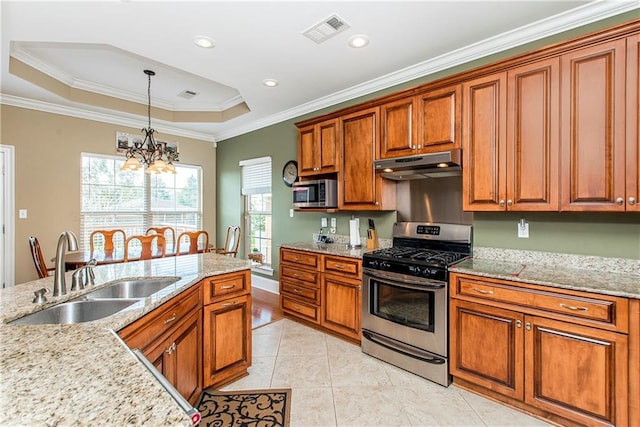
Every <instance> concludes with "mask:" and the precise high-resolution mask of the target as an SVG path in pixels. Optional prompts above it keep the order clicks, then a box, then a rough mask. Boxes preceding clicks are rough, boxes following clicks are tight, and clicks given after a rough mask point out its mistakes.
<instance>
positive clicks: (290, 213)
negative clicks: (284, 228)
mask: <svg viewBox="0 0 640 427" xmlns="http://www.w3.org/2000/svg"><path fill="white" fill-rule="evenodd" d="M289 218H293V209H289Z"/></svg>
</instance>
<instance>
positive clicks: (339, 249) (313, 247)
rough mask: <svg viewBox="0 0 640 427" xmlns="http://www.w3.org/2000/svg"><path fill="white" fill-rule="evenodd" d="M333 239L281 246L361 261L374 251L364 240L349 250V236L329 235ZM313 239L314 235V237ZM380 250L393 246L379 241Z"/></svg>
mask: <svg viewBox="0 0 640 427" xmlns="http://www.w3.org/2000/svg"><path fill="white" fill-rule="evenodd" d="M330 237H331V238H332V239H334V243H313V242H293V243H284V244H282V245H281V247H283V248H289V249H298V250H301V251H308V252H317V253H321V254H324V255H336V256H344V257H349V258H358V259H362V254H364V253H365V252H370V251H373V250H375V249H367V241H366V239H363V240H362V247H361V248H355V249H350V248H349V247H348V246H347V244H348V243H349V236H340V235H330ZM314 238H315V235H314ZM378 243H379V247H380V248H388V247H391V245H392V244H393V242H392V240H391V239H379V240H378Z"/></svg>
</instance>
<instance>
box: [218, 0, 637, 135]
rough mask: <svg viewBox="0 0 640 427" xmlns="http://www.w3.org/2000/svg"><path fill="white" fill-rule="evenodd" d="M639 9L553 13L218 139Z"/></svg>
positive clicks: (603, 2)
mask: <svg viewBox="0 0 640 427" xmlns="http://www.w3.org/2000/svg"><path fill="white" fill-rule="evenodd" d="M637 9H640V7H639V6H638V2H637V0H618V1H611V0H600V1H596V2H593V3H589V4H586V5H584V6H582V7H579V8H576V9H573V10H570V11H567V12H564V13H560V14H558V15H554V16H552V17H549V18H546V19H543V20H540V21H537V22H534V23H532V24H529V25H525V26H523V27H520V28H517V29H515V30H511V31H507V32H505V33H502V34H499V35H496V36H493V37H490V38H488V39H485V40H482V41H479V42H477V43H474V44H472V45H469V46H465V47H463V48H461V49H457V50H454V51H451V52H448V53H446V54H444V55H440V56H438V57H436V58H433V59H430V60H428V61H423V62H420V63H418V64H415V65H412V66H409V67H406V68H404V69H402V70H398V71H395V72H393V73H389V74H386V75H384V76H381V77H379V78H376V79H373V80H369V81H367V82H364V83H361V84H358V85H355V86H352V87H350V88H348V89H345V90H342V91H339V92H335V93H333V94H331V95H327V96H324V97H321V98H318V99H315V100H313V101H311V102H307V103H305V104H301V105H298V106H296V107H294V108H290V109H288V110H285V111H282V112H280V113H277V114H273V115H271V116H268V117H265V118H262V119H260V120H256V121H254V122H252V123H250V124H247V125H244V126H237V127H233V128H230V129H226V130H223V131H222V132H218V133H216V140H217V141H223V140H225V139H229V138H233V137H235V136H239V135H243V134H245V133H248V132H251V131H254V130H257V129H261V128H263V127H267V126H271V125H273V124H276V123H280V122H282V121H285V120H289V119H293V118H296V117H300V116H303V115H305V114H309V113H312V112H314V111H318V110H321V109H323V108H327V107H330V106H332V105H336V104H339V103H341V102H345V101H349V100H352V99H355V98H358V97H360V96H365V95H369V94H371V93H374V92H377V91H379V90H383V89H387V88H389V87H392V86H396V85H399V84H402V83H406V82H408V81H411V80H414V79H417V78H420V77H425V76H428V75H430V74H434V73H436V72H439V71H443V70H447V69H449V68H452V67H455V66H458V65H462V64H465V63H467V62H471V61H474V60H476V59H480V58H483V57H486V56H489V55H492V54H494V53H498V52H502V51H505V50H508V49H511V48H514V47H518V46H521V45H524V44H527V43H530V42H534V41H537V40H540V39H543V38H545V37H549V36H553V35H555V34H559V33H562V32H564V31H568V30H572V29H574V28H578V27H581V26H583V25H587V24H591V23H593V22H597V21H600V20H603V19H606V18H610V17H612V16H615V15H620V14H622V13H625V12H630V11H632V10H637Z"/></svg>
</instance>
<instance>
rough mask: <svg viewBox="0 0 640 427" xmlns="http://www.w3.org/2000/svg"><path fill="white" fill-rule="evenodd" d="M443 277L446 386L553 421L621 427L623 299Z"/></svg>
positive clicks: (625, 362)
mask: <svg viewBox="0 0 640 427" xmlns="http://www.w3.org/2000/svg"><path fill="white" fill-rule="evenodd" d="M450 280H451V313H450V316H451V317H450V325H451V338H450V350H451V374H452V375H453V376H454V378H455V380H454V381H456V382H460V384H462V385H463V386H465V385H466V386H470V388H473V389H475V390H476V391H480V392H482V391H483V390H484V391H487V393H488V394H490V395H491V396H492V397H496V398H498V399H501V396H502V397H504V399H502V400H504V401H506V402H507V403H510V404H513V405H514V406H517V407H520V408H523V409H525V410H528V411H531V412H533V413H535V414H538V415H541V416H545V417H548V418H549V419H553V420H555V421H557V422H560V423H563V422H566V421H567V420H568V421H570V422H573V423H578V424H582V425H592V426H594V425H618V426H625V425H628V416H629V402H628V395H629V376H628V374H629V371H628V367H629V356H628V332H629V301H628V300H627V299H625V298H619V297H610V296H605V295H595V294H587V293H584V292H574V291H566V290H558V289H555V288H548V287H543V286H535V285H526V284H520V283H517V284H516V283H514V282H509V281H504V280H498V279H488V278H481V277H475V276H472V275H465V274H452V275H451V278H450ZM459 380H461V381H459Z"/></svg>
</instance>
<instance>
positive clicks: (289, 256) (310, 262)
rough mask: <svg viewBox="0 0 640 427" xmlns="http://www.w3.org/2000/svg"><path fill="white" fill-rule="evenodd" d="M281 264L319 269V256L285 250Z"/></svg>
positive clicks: (281, 254) (281, 255) (282, 253)
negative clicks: (288, 263)
mask: <svg viewBox="0 0 640 427" xmlns="http://www.w3.org/2000/svg"><path fill="white" fill-rule="evenodd" d="M280 261H281V262H290V263H293V264H298V265H302V266H306V267H311V268H315V269H317V268H318V265H319V264H318V255H316V254H313V253H310V252H298V251H291V250H287V249H283V250H282V252H281V253H280Z"/></svg>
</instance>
